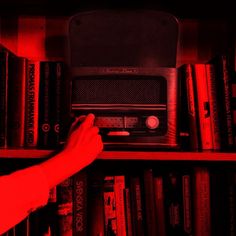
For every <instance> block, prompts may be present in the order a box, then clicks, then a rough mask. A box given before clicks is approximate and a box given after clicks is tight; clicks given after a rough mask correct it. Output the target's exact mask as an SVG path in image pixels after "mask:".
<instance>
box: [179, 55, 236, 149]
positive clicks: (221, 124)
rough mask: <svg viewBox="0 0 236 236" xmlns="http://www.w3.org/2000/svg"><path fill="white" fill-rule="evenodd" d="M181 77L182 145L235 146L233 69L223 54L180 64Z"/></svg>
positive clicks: (235, 117)
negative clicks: (202, 60)
mask: <svg viewBox="0 0 236 236" xmlns="http://www.w3.org/2000/svg"><path fill="white" fill-rule="evenodd" d="M179 72H180V81H181V119H180V120H181V122H180V123H181V124H180V125H181V129H182V131H183V133H184V134H186V133H187V134H188V135H189V136H188V135H187V136H188V137H189V139H186V141H185V142H187V143H184V142H183V143H184V144H183V145H186V146H189V147H191V149H192V150H218V151H219V150H224V151H225V150H232V149H234V148H235V146H236V73H235V71H234V69H233V68H232V67H230V64H229V60H228V58H227V56H226V55H217V56H215V57H214V58H212V59H211V60H210V61H208V62H207V63H195V64H184V65H182V66H180V68H179Z"/></svg>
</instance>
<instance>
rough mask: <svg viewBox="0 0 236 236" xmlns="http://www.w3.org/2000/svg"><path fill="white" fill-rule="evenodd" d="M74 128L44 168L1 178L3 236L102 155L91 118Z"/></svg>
mask: <svg viewBox="0 0 236 236" xmlns="http://www.w3.org/2000/svg"><path fill="white" fill-rule="evenodd" d="M77 122H78V120H76V121H75V123H74V124H73V125H72V127H74V129H73V130H72V131H71V133H70V135H69V138H68V140H67V142H66V145H65V147H64V148H63V150H62V151H61V152H60V153H58V154H56V155H55V156H53V157H52V158H50V159H48V160H46V161H44V162H42V163H41V164H38V165H35V166H32V167H28V168H26V169H23V170H19V171H16V172H14V173H12V174H10V175H6V176H2V177H0V193H1V194H0V234H1V233H3V232H6V231H7V230H8V229H10V228H11V227H13V226H14V225H15V224H17V223H19V222H20V221H21V220H23V219H24V218H25V217H26V216H27V215H28V214H29V213H30V212H31V211H33V210H35V209H36V208H38V207H40V206H43V205H45V204H46V203H47V201H48V195H49V189H50V188H52V187H54V186H56V185H57V184H59V183H60V182H62V181H63V180H64V179H66V178H68V177H70V176H71V175H73V174H75V173H76V172H78V171H79V170H81V169H82V168H84V167H86V166H87V165H89V164H90V163H91V162H93V161H94V160H95V159H96V157H97V155H98V154H99V153H100V152H101V151H102V149H103V144H102V140H101V136H100V135H99V134H98V131H99V130H98V128H97V127H95V126H94V125H93V122H94V115H92V114H89V115H88V116H87V117H86V119H85V120H84V122H82V124H81V125H80V126H79V127H76V125H77Z"/></svg>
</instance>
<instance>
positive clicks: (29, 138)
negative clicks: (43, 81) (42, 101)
mask: <svg viewBox="0 0 236 236" xmlns="http://www.w3.org/2000/svg"><path fill="white" fill-rule="evenodd" d="M39 67H40V61H39V60H28V65H27V80H26V93H25V144H24V145H25V147H29V148H35V147H36V146H37V144H38V122H39V120H38V116H39V82H40V68H39Z"/></svg>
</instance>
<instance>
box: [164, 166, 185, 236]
mask: <svg viewBox="0 0 236 236" xmlns="http://www.w3.org/2000/svg"><path fill="white" fill-rule="evenodd" d="M181 178H182V176H181V173H180V172H178V171H175V170H172V169H171V170H168V171H167V172H166V173H164V175H163V184H164V196H165V199H164V202H165V216H166V226H167V235H168V236H174V235H185V234H184V231H183V217H182V216H183V195H182V179H181Z"/></svg>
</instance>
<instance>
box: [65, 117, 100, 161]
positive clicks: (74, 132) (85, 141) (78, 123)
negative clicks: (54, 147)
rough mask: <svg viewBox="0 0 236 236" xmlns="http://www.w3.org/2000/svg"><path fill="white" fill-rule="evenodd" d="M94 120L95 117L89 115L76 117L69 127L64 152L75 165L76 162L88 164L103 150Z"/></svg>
mask: <svg viewBox="0 0 236 236" xmlns="http://www.w3.org/2000/svg"><path fill="white" fill-rule="evenodd" d="M94 119H95V116H94V115H93V114H91V113H90V114H88V115H87V116H80V117H77V118H76V120H75V121H74V122H73V124H72V125H71V128H70V131H69V137H68V140H67V142H66V145H65V147H64V152H66V153H67V155H70V157H72V158H73V162H74V164H75V165H76V164H77V162H82V163H84V164H86V165H88V164H90V163H91V162H93V161H94V160H95V159H96V157H97V155H98V154H99V153H100V152H101V151H102V149H103V143H102V139H101V136H100V135H99V128H98V127H96V126H94Z"/></svg>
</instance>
